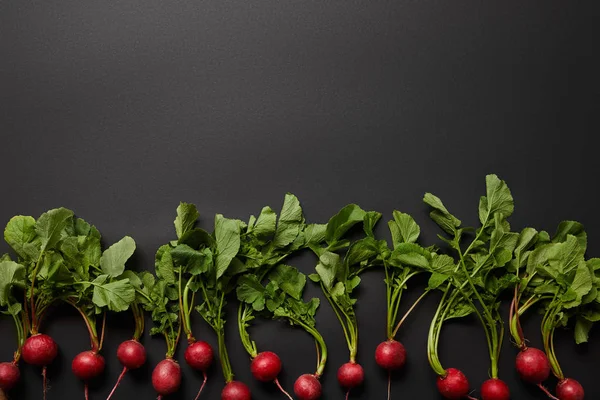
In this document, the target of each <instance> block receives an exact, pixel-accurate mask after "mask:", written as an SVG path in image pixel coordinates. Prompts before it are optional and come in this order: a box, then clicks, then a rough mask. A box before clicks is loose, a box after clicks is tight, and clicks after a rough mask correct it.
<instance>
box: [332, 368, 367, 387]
mask: <svg viewBox="0 0 600 400" xmlns="http://www.w3.org/2000/svg"><path fill="white" fill-rule="evenodd" d="M337 379H338V382H339V383H340V385H341V386H342V387H344V388H346V389H352V388H355V387H357V386H360V385H361V384H362V383H363V380H364V379H365V373H364V371H363V368H362V367H361V366H360V365H359V364H357V363H352V362H348V363H346V364H344V365H342V366H341V367H340V368H339V369H338V372H337Z"/></svg>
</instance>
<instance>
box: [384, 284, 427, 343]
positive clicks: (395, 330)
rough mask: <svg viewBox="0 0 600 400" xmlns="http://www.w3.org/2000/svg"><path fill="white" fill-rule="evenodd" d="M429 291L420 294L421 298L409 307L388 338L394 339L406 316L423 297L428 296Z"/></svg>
mask: <svg viewBox="0 0 600 400" xmlns="http://www.w3.org/2000/svg"><path fill="white" fill-rule="evenodd" d="M428 293H429V290H425V291H424V292H423V294H421V295H420V296H419V298H418V299H417V300H416V301H415V302H414V303H413V305H412V306H411V307H410V308H409V309H408V311H407V312H406V313H405V314H404V316H403V317H402V319H401V320H400V322H398V325H396V328H395V329H394V331H393V332H392V336H391V337H389V338H388V339H390V340H391V339H394V338H395V337H396V334H397V333H398V329H400V326H402V323H404V320H406V318H407V317H408V316H409V315H410V313H411V312H412V311H413V310H414V309H415V307H416V306H417V305H418V304H419V302H420V301H421V300H423V298H425V296H427V294H428Z"/></svg>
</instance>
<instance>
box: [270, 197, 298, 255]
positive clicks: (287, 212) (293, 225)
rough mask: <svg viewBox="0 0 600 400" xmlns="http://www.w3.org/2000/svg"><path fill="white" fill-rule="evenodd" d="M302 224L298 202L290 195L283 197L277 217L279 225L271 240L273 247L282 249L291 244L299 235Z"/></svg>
mask: <svg viewBox="0 0 600 400" xmlns="http://www.w3.org/2000/svg"><path fill="white" fill-rule="evenodd" d="M303 223H304V217H303V216H302V208H301V207H300V201H299V200H298V198H297V197H296V196H294V195H293V194H291V193H288V194H286V195H285V199H284V200H283V206H282V207H281V212H280V215H279V223H278V224H277V229H276V231H275V237H274V238H273V245H274V246H275V247H277V248H282V247H285V246H287V245H289V244H290V243H292V242H293V241H294V240H295V239H296V237H297V236H298V234H299V233H300V228H301V225H302V224H303Z"/></svg>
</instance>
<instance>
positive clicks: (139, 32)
mask: <svg viewBox="0 0 600 400" xmlns="http://www.w3.org/2000/svg"><path fill="white" fill-rule="evenodd" d="M575 3H577V5H575ZM593 3H596V5H597V2H594V1H590V2H564V1H558V0H557V1H539V2H538V1H530V2H461V1H406V0H402V1H400V0H395V1H390V2H376V1H372V2H370V1H361V2H355V1H287V2H280V1H239V0H236V1H225V0H217V1H200V0H196V1H175V0H174V1H168V2H166V1H158V0H144V1H139V0H125V1H109V2H106V1H102V2H95V1H86V0H71V1H66V0H63V1H58V2H41V1H40V2H31V3H29V2H22V1H3V2H1V3H0V134H1V135H2V136H1V139H2V140H1V146H0V168H1V170H2V193H1V195H0V221H2V224H4V223H6V222H7V221H8V219H9V218H10V217H11V216H13V215H15V214H26V215H34V216H38V215H39V214H40V213H42V212H43V211H44V210H46V209H49V208H53V207H58V206H65V207H69V208H72V209H74V210H75V212H76V213H77V214H78V215H79V216H81V217H83V218H85V219H86V220H88V221H90V222H92V223H94V224H95V225H96V226H97V227H98V228H99V229H100V231H101V232H102V234H103V237H104V239H105V243H112V242H114V241H116V240H118V239H119V238H121V237H122V236H123V235H126V234H128V235H132V236H133V237H134V238H135V239H136V241H137V243H138V250H137V252H136V254H135V258H134V261H133V265H134V266H135V267H136V268H147V269H152V268H153V255H154V252H155V250H156V249H157V247H158V246H159V245H160V244H163V243H166V242H167V241H168V240H170V239H172V238H173V237H174V229H173V225H172V221H173V219H174V212H175V208H176V206H177V204H178V202H179V201H182V200H183V201H189V202H194V203H196V204H197V205H198V208H199V210H200V211H201V214H202V221H201V224H202V225H203V226H204V227H207V228H210V227H211V225H212V219H213V215H214V214H215V213H216V212H220V213H224V214H225V215H227V216H229V217H236V218H243V219H247V217H248V216H249V215H250V214H251V213H255V214H256V213H258V212H259V211H260V208H261V207H262V206H263V205H266V204H269V205H271V206H272V207H273V208H276V209H279V207H280V205H281V202H282V199H283V195H284V193H285V192H287V191H290V192H293V193H295V194H296V195H297V196H298V197H299V198H300V200H301V202H302V205H303V207H304V210H305V213H306V215H307V217H308V219H309V220H310V221H318V222H324V221H325V220H326V219H327V218H329V217H330V216H331V215H332V214H333V213H335V212H336V211H337V210H338V209H339V208H340V207H342V206H343V205H345V204H347V203H350V202H357V203H359V204H360V205H361V206H363V207H364V208H366V209H375V210H378V211H381V212H383V213H384V219H385V220H387V219H389V218H390V216H391V211H392V210H393V209H399V210H402V211H404V212H408V213H411V214H413V215H414V216H415V218H416V219H417V221H418V222H419V223H420V224H421V227H422V231H423V235H422V239H423V240H422V241H423V242H424V243H427V244H430V243H437V242H438V239H437V238H436V236H435V235H436V233H437V232H438V231H437V229H436V227H435V226H434V224H433V223H432V222H431V221H430V220H429V218H428V216H427V210H426V207H425V206H424V205H423V204H422V202H421V198H422V195H423V193H425V192H426V191H431V192H434V193H435V194H437V195H438V196H440V197H441V198H442V199H443V200H444V201H445V203H446V205H447V206H448V207H449V208H450V210H451V211H453V212H454V213H455V214H456V215H457V216H459V218H461V219H463V221H465V222H467V223H470V224H475V223H476V222H477V204H478V198H479V196H480V195H482V194H483V193H484V176H485V175H486V174H487V173H497V174H499V175H500V177H501V178H503V179H505V180H507V182H508V184H509V186H510V188H511V189H512V191H513V195H514V197H515V200H516V212H515V214H514V216H513V218H512V223H513V226H514V228H516V229H520V228H522V227H524V226H526V225H531V226H535V227H537V228H540V229H548V230H550V231H553V230H554V227H555V226H556V225H557V223H558V222H559V221H561V220H563V219H576V220H580V221H582V222H583V223H584V224H585V225H586V226H587V230H588V235H589V240H590V246H589V250H588V255H589V256H600V251H599V250H598V246H597V243H598V241H599V239H600V223H599V221H598V213H597V204H598V200H597V195H598V190H597V181H596V174H597V172H598V161H597V158H596V154H597V149H596V148H595V146H593V144H592V138H593V136H594V135H596V134H597V133H598V132H599V128H600V123H599V121H598V112H599V111H600V109H599V106H600V103H599V98H600V97H599V96H600V82H599V77H598V71H599V70H600V65H599V62H598V57H597V52H598V38H599V37H600V25H599V24H598V15H599V13H598V7H593V6H592V4H593ZM378 232H379V234H380V235H384V236H385V237H387V235H388V233H387V229H386V227H385V224H380V226H379V229H378ZM7 250H8V249H7V246H6V245H5V244H4V243H2V244H0V252H4V251H7ZM292 262H293V264H294V265H296V266H298V267H299V268H301V269H302V270H303V271H305V272H307V273H308V272H310V271H311V270H312V268H313V267H314V259H313V258H312V256H311V255H309V254H306V255H304V256H302V257H300V258H297V259H294V260H292ZM382 278H383V275H382V273H381V271H373V272H369V273H367V274H366V275H365V276H364V278H363V285H362V286H361V289H360V292H359V296H360V299H359V302H358V307H357V313H358V318H359V320H360V327H361V329H360V334H361V338H360V339H361V340H360V349H359V361H360V362H361V363H362V365H363V366H364V367H365V370H366V374H367V379H366V383H365V385H364V389H363V390H361V391H356V392H355V393H353V394H352V395H351V396H350V397H351V398H361V399H383V398H385V392H386V387H385V386H386V378H387V375H386V374H385V373H383V372H381V371H380V370H379V369H378V368H377V367H376V365H375V362H374V359H373V352H374V349H375V347H376V345H377V344H378V343H379V342H380V341H381V340H382V339H384V322H385V321H384V316H385V304H384V301H385V299H384V292H383V290H384V289H383V288H384V286H383V282H382ZM309 286H310V287H309V290H308V293H307V295H308V296H310V295H319V292H318V290H317V288H316V287H315V286H314V285H309ZM419 291H420V289H419V287H413V288H412V289H411V290H410V292H409V295H408V297H407V298H406V301H405V302H404V306H405V307H406V306H407V305H408V304H409V300H410V299H411V298H412V299H414V298H415V297H416V296H417V295H418V293H419ZM437 300H438V297H436V296H431V297H429V298H427V300H426V301H425V302H424V304H423V306H422V307H420V308H419V309H418V312H417V313H416V314H415V315H414V316H413V317H412V318H411V319H410V320H409V322H408V323H407V325H406V326H405V328H404V329H403V330H401V332H400V334H399V339H400V340H402V341H403V342H404V344H405V345H406V348H407V351H408V353H409V362H408V365H407V367H406V368H405V370H404V372H402V373H400V374H398V375H395V376H394V380H393V393H394V395H393V398H395V399H398V398H420V399H437V398H438V395H437V391H436V388H435V384H434V378H435V377H434V374H433V372H432V371H431V370H430V368H429V366H428V363H427V359H426V356H425V343H426V337H427V329H428V324H429V321H430V319H431V317H432V313H433V310H434V309H435V306H436V302H437ZM232 306H234V304H232ZM233 309H234V308H231V310H233ZM230 315H231V314H230ZM229 320H230V322H232V323H230V324H229V326H228V335H229V336H228V344H229V347H230V352H231V355H232V363H233V367H234V372H235V373H236V376H237V378H238V379H240V380H242V381H244V382H246V383H248V384H249V385H250V386H251V388H252V393H253V398H255V399H270V398H273V399H275V398H278V399H280V398H283V397H282V396H281V395H280V394H278V393H277V392H275V391H274V389H273V388H272V385H262V384H257V383H255V382H254V381H253V380H252V377H251V375H250V371H249V367H248V359H247V356H246V355H245V353H244V351H243V348H242V346H241V344H240V341H239V339H238V337H237V331H236V326H235V324H234V323H233V321H235V318H234V317H233V315H231V317H230V318H229ZM318 324H319V328H320V330H321V331H322V332H323V334H324V336H325V338H326V340H327V343H328V344H329V346H330V362H329V364H328V368H327V371H326V374H325V376H324V380H323V383H324V396H323V398H327V399H341V398H343V392H342V390H341V389H340V388H339V387H338V384H337V382H336V379H335V371H336V369H337V367H338V366H339V365H341V364H342V363H343V362H345V361H346V360H347V357H348V356H347V350H346V347H345V344H344V341H343V335H342V332H341V329H340V328H339V326H338V323H337V321H336V320H335V317H334V314H333V313H332V311H331V309H330V308H329V306H328V305H327V304H326V303H323V306H322V307H321V310H320V312H319V314H318ZM194 325H195V333H196V336H197V337H199V338H202V339H205V340H207V341H209V342H210V343H212V344H213V345H216V340H215V336H214V335H213V333H212V332H211V331H209V328H208V327H207V326H206V325H205V324H204V323H203V322H201V321H200V318H199V316H196V318H195V321H194ZM526 329H527V333H528V334H529V338H530V339H531V340H532V342H533V344H534V345H538V346H539V345H540V338H539V320H538V319H536V318H531V319H530V320H528V321H527V322H526ZM132 330H133V326H132V323H131V319H130V318H129V314H128V313H126V314H124V315H123V316H111V317H110V318H109V330H108V333H107V341H106V344H105V351H104V354H105V356H106V358H107V371H106V374H105V376H104V377H103V378H102V379H100V380H99V381H98V382H96V384H94V385H93V387H92V392H91V398H92V399H103V398H106V395H107V394H108V392H109V390H110V388H111V387H112V385H113V383H114V381H115V380H116V377H117V375H118V373H119V372H120V366H119V364H118V361H117V360H116V356H115V349H116V346H117V345H118V343H120V342H121V341H122V340H125V339H127V338H128V337H129V336H130V335H131V334H132ZM13 331H14V329H13V326H12V322H11V321H10V319H8V318H2V319H1V320H0V335H1V336H0V337H1V340H0V359H2V360H9V359H10V357H11V354H12V351H13V347H14V345H13V343H14V335H13ZM45 331H46V332H47V333H49V334H50V335H52V336H53V337H54V338H55V339H56V340H57V342H58V343H59V345H60V349H61V350H60V357H59V359H58V360H57V362H56V363H55V364H54V365H53V366H52V367H51V368H50V372H49V373H50V377H51V390H50V392H49V396H48V399H49V400H50V399H59V398H62V399H65V398H68V399H75V398H83V393H82V385H81V384H80V383H79V382H77V381H76V379H75V378H74V377H73V376H72V374H71V372H70V360H71V359H72V358H73V356H74V355H75V354H77V353H78V352H80V351H82V350H86V349H87V348H88V346H89V342H88V337H87V335H86V331H85V327H84V325H83V323H82V321H81V319H80V317H78V316H77V315H75V314H74V312H71V310H69V309H64V307H63V309H61V311H60V312H57V313H55V314H53V316H52V317H51V318H49V319H48V320H47V324H46V326H45ZM252 333H253V335H254V338H255V340H256V341H257V343H258V345H259V348H260V349H263V350H264V349H271V350H274V351H276V352H278V353H279V354H280V356H281V357H282V359H283V361H284V368H285V372H284V373H283V375H282V376H281V380H282V382H283V384H284V386H285V387H288V388H291V386H292V384H293V382H294V380H295V378H296V377H297V376H298V375H299V374H301V373H305V372H310V371H313V370H314V345H313V343H312V342H311V340H310V338H309V337H308V335H306V334H305V333H303V332H301V331H299V330H295V329H292V328H287V327H285V326H283V325H281V324H279V323H275V322H260V323H259V324H258V325H257V326H256V328H255V329H253V331H252ZM144 342H145V344H146V347H147V349H148V351H149V364H150V365H154V364H156V363H157V362H158V361H159V360H160V359H161V358H162V357H163V355H164V351H165V347H164V342H163V341H162V340H161V338H150V337H149V336H145V337H144ZM556 342H557V347H558V349H557V353H558V355H559V358H560V360H561V362H562V366H563V369H564V371H565V372H566V374H567V375H569V376H572V377H575V378H577V379H578V380H580V382H581V383H582V384H583V385H584V387H585V389H586V391H587V396H586V398H588V399H598V398H600V385H598V384H597V382H594V381H593V380H594V377H595V375H596V371H597V365H598V364H597V360H598V358H599V357H600V346H599V343H600V331H599V330H598V329H596V330H594V331H593V333H592V337H591V343H590V344H587V345H582V346H576V345H575V344H574V341H573V339H572V333H571V331H564V332H563V331H561V332H560V333H559V334H558V336H557V340H556ZM440 349H441V354H440V356H441V360H442V362H443V364H444V365H445V366H446V367H450V366H456V367H460V368H462V369H463V370H464V371H465V372H466V373H467V375H468V377H469V378H470V381H471V386H472V387H473V388H474V389H478V388H479V385H480V384H481V382H482V381H483V380H484V379H486V377H487V366H488V360H487V358H486V347H485V341H484V335H483V331H482V329H481V328H480V326H478V325H477V323H476V321H474V320H467V321H463V322H460V323H453V324H448V326H447V328H446V329H445V330H444V334H443V335H442V340H441V345H440ZM180 354H182V351H180ZM515 354H516V351H515V349H514V348H513V347H512V346H511V345H510V342H509V341H508V339H507V342H506V344H505V346H504V350H503V353H502V360H501V370H500V375H501V377H502V378H503V379H505V380H506V381H507V382H508V383H509V385H510V387H511V391H512V397H513V399H523V398H527V399H529V398H531V399H536V398H539V399H542V398H544V397H543V396H541V395H539V394H538V392H537V391H536V390H535V389H532V388H529V387H527V386H526V385H525V384H523V383H521V382H520V381H519V380H518V377H517V376H516V373H515V371H514V368H513V362H514V355H515ZM150 368H151V367H150V366H149V367H148V368H146V369H143V370H142V371H139V372H136V373H132V374H130V375H128V376H127V377H126V378H125V380H124V383H123V384H122V386H121V387H120V389H119V390H118V392H117V394H116V396H115V399H128V398H131V397H132V396H135V397H136V398H140V399H141V398H144V399H149V398H153V397H154V396H155V395H154V393H153V389H152V386H151V384H150V379H149V375H150V371H151V369H150ZM21 370H22V374H23V377H22V383H21V384H20V385H19V386H18V388H16V389H15V390H14V391H13V393H12V397H13V398H15V399H26V400H28V399H39V398H41V377H40V375H39V370H37V369H35V368H32V367H30V366H26V365H23V366H22V368H21ZM183 371H184V383H183V385H182V389H181V392H180V394H179V395H178V396H173V397H174V398H180V399H191V398H193V396H194V395H195V393H196V390H197V388H198V387H199V384H200V377H199V376H197V375H195V374H194V373H192V372H191V371H190V370H189V369H188V368H187V367H186V366H184V367H183ZM551 385H553V383H551ZM222 386H223V382H222V375H221V371H220V368H219V367H218V366H217V367H215V368H213V370H212V371H211V374H210V381H209V385H208V387H207V390H206V392H205V393H204V396H203V398H206V399H217V398H219V393H220V390H221V388H222Z"/></svg>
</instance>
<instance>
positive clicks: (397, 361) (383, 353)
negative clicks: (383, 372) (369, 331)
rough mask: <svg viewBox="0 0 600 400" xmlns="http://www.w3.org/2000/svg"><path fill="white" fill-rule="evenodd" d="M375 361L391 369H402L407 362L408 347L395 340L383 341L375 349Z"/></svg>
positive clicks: (384, 367) (382, 366)
mask: <svg viewBox="0 0 600 400" xmlns="http://www.w3.org/2000/svg"><path fill="white" fill-rule="evenodd" d="M375 362H376V363H377V365H379V366H380V367H381V368H383V369H387V370H389V371H391V370H394V369H400V368H402V367H403V366H404V364H405V363H406V349H405V348H404V346H403V345H402V343H400V342H397V341H395V340H387V341H385V342H381V343H380V344H379V346H377V349H375Z"/></svg>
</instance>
